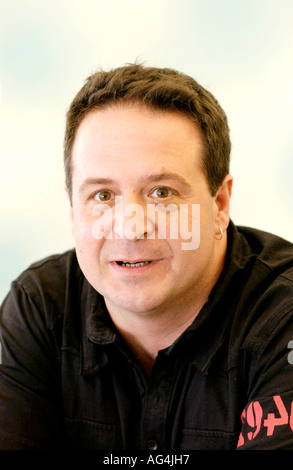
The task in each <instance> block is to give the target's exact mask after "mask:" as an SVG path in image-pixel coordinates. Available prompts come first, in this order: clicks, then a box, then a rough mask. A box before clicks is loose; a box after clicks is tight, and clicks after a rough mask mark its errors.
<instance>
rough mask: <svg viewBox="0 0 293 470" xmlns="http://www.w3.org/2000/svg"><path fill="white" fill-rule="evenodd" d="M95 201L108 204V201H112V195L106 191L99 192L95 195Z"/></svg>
mask: <svg viewBox="0 0 293 470" xmlns="http://www.w3.org/2000/svg"><path fill="white" fill-rule="evenodd" d="M94 199H95V200H96V201H101V202H107V201H110V199H112V194H111V193H110V191H106V190H103V191H99V192H97V193H96V194H95V195H94Z"/></svg>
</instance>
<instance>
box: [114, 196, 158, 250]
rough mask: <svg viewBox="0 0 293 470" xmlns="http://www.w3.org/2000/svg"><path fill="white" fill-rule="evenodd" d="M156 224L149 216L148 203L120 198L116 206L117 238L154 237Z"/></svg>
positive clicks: (128, 239) (137, 238)
mask: <svg viewBox="0 0 293 470" xmlns="http://www.w3.org/2000/svg"><path fill="white" fill-rule="evenodd" d="M154 231H155V225H154V223H153V222H152V221H151V220H150V219H149V218H148V215H147V205H146V204H143V203H141V202H137V201H136V202H133V199H132V200H131V201H130V200H129V199H127V200H125V199H124V200H120V201H119V203H118V204H116V206H115V223H114V232H115V238H123V239H125V240H127V241H136V240H141V239H145V238H154Z"/></svg>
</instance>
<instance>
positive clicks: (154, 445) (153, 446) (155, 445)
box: [147, 439, 158, 450]
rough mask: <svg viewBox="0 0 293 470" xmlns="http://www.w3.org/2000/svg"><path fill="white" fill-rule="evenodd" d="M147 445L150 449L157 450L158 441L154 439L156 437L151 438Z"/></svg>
mask: <svg viewBox="0 0 293 470" xmlns="http://www.w3.org/2000/svg"><path fill="white" fill-rule="evenodd" d="M147 446H148V449H149V450H157V448H158V443H157V442H156V441H154V439H150V440H148V442H147Z"/></svg>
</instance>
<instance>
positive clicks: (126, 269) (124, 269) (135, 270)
mask: <svg viewBox="0 0 293 470" xmlns="http://www.w3.org/2000/svg"><path fill="white" fill-rule="evenodd" d="M161 261H162V260H158V261H152V262H151V263H148V264H144V265H143V266H136V267H130V266H122V265H120V264H117V263H116V261H113V262H111V266H112V267H113V269H115V271H118V272H119V273H123V274H127V275H135V274H142V273H145V272H147V271H149V270H151V269H153V268H154V267H155V266H157V265H158V264H159V263H160V262H161Z"/></svg>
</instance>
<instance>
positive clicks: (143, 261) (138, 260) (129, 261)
mask: <svg viewBox="0 0 293 470" xmlns="http://www.w3.org/2000/svg"><path fill="white" fill-rule="evenodd" d="M117 261H119V262H120V261H123V263H131V264H134V263H145V262H146V261H156V260H153V259H143V258H137V259H131V260H130V259H127V258H119V259H115V260H114V262H117Z"/></svg>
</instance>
